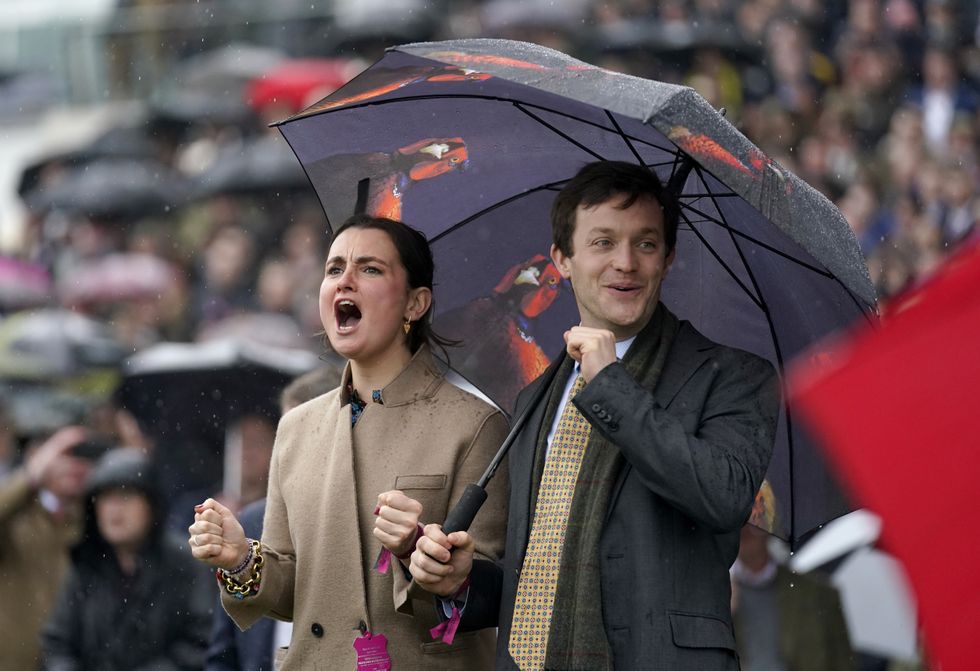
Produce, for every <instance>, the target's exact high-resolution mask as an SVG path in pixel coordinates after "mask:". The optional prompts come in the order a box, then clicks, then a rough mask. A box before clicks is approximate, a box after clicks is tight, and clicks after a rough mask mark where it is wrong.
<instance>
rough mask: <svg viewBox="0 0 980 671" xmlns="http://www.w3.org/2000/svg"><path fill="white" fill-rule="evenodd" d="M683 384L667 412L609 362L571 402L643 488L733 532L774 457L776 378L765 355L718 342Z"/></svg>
mask: <svg viewBox="0 0 980 671" xmlns="http://www.w3.org/2000/svg"><path fill="white" fill-rule="evenodd" d="M685 386H686V387H688V389H687V390H685V389H683V388H682V389H681V391H680V392H679V393H678V395H677V397H676V398H675V400H674V401H673V402H672V404H671V407H670V409H669V410H667V409H664V408H663V407H661V406H660V405H659V403H657V401H656V400H655V399H654V396H653V394H652V393H651V391H650V390H649V389H646V388H644V387H643V386H641V385H640V384H639V383H638V382H637V381H636V380H634V379H633V377H632V376H631V375H630V374H629V373H628V372H627V370H626V368H625V367H624V366H623V365H622V364H621V363H613V364H610V365H608V366H606V367H605V368H603V369H602V370H601V371H600V372H599V373H598V374H597V375H596V376H595V377H594V378H593V379H592V380H591V381H590V382H589V384H587V385H586V386H585V388H584V389H583V390H582V392H581V393H579V395H578V396H577V397H576V398H575V399H574V403H575V405H576V407H578V409H579V410H580V411H581V412H582V414H583V415H584V416H585V418H586V419H587V420H589V423H590V424H591V425H592V427H593V429H594V430H598V431H599V432H600V433H601V434H602V436H603V437H604V438H606V439H607V440H608V441H609V442H611V443H613V444H614V445H616V446H617V447H618V448H619V449H620V450H621V451H622V453H623V456H624V457H625V458H626V460H627V461H628V462H629V463H630V465H631V466H632V467H633V469H634V470H635V471H636V473H637V475H638V476H639V478H640V480H641V482H642V483H643V484H644V486H646V487H647V488H648V489H649V490H650V491H652V492H653V493H654V494H656V495H658V496H660V497H661V498H663V499H664V500H666V501H667V502H668V503H670V504H671V505H672V506H674V507H675V508H677V509H678V510H680V511H681V512H683V513H684V514H685V515H687V516H688V517H690V518H692V519H693V520H696V521H697V522H699V523H701V524H704V525H706V526H707V527H708V528H711V529H713V530H714V531H717V532H726V531H733V530H735V529H738V528H739V527H741V526H742V524H744V523H745V520H746V517H747V515H748V512H749V510H750V508H751V505H752V501H753V499H754V497H755V494H756V492H757V491H758V489H759V486H760V485H761V484H762V479H763V477H764V476H765V472H766V468H767V466H768V463H769V458H770V456H771V454H772V448H773V442H774V439H775V430H776V420H777V417H778V411H779V388H778V382H777V377H776V374H775V371H774V370H773V368H772V366H771V365H770V364H769V363H768V362H766V361H764V360H763V359H760V358H759V357H756V356H753V355H751V354H748V353H745V352H740V351H737V350H733V349H729V348H724V347H719V348H717V351H716V352H715V353H714V354H713V357H712V358H711V359H709V360H708V361H707V362H706V363H705V364H704V365H702V366H701V367H700V368H699V369H698V370H697V371H696V372H695V374H694V375H693V376H692V377H691V378H690V379H688V381H687V382H686V383H685ZM692 427H693V430H691V428H692Z"/></svg>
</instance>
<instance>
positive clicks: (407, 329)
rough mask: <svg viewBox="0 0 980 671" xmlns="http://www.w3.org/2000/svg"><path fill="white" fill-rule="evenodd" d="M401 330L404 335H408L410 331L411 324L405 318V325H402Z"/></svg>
mask: <svg viewBox="0 0 980 671" xmlns="http://www.w3.org/2000/svg"><path fill="white" fill-rule="evenodd" d="M402 329H403V330H404V331H405V335H408V332H409V331H411V330H412V322H411V321H409V320H408V319H407V318H406V319H405V323H404V324H402Z"/></svg>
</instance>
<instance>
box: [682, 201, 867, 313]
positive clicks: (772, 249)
mask: <svg viewBox="0 0 980 671" xmlns="http://www.w3.org/2000/svg"><path fill="white" fill-rule="evenodd" d="M682 197H683V196H682ZM709 197H710V196H709ZM681 207H682V208H686V209H689V210H691V211H693V212H696V213H697V214H698V215H700V216H701V217H703V218H704V220H705V221H710V222H711V223H713V224H715V225H716V226H721V227H722V228H724V229H726V230H728V231H730V232H731V233H732V234H734V235H737V236H739V237H741V238H744V239H745V240H748V241H750V242H752V243H753V244H756V245H758V246H760V247H762V248H763V249H765V250H767V251H769V252H772V253H773V254H776V255H777V256H781V257H783V258H784V259H786V260H787V261H790V262H792V263H795V264H797V265H799V266H802V267H803V268H806V269H807V270H810V271H812V272H814V273H816V274H818V275H821V276H823V277H825V278H827V279H829V280H833V281H834V282H836V283H837V284H838V285H840V287H841V288H842V289H843V290H844V292H845V293H846V294H847V296H848V298H850V299H851V301H853V303H854V305H855V306H856V307H857V308H858V310H859V311H860V312H861V314H862V315H863V316H864V318H865V319H866V320H867V321H868V322H869V323H871V324H873V323H874V320H873V319H872V318H871V317H870V315H868V311H867V306H866V305H864V304H863V303H862V302H861V300H860V299H859V298H858V297H857V296H855V295H854V292H852V291H851V290H850V289H849V288H848V287H847V285H846V284H844V282H843V281H842V280H841V279H840V278H839V277H837V276H836V275H834V274H833V273H832V272H830V271H829V270H826V269H822V268H818V267H817V266H814V265H812V264H810V263H807V262H806V261H803V260H801V259H798V258H796V257H795V256H793V255H792V254H789V253H787V252H784V251H782V250H780V249H777V248H775V247H773V246H771V245H769V244H768V243H765V242H762V241H761V240H759V239H758V238H754V237H752V236H751V235H749V234H748V233H745V232H743V231H739V230H737V229H734V228H731V227H730V226H729V225H728V224H727V223H726V222H722V221H719V220H718V219H717V218H715V217H713V216H711V215H710V214H708V213H707V212H703V211H701V210H699V209H698V208H696V207H694V206H693V205H691V204H690V203H681Z"/></svg>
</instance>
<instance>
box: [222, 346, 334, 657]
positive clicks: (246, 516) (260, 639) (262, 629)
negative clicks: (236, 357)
mask: <svg viewBox="0 0 980 671" xmlns="http://www.w3.org/2000/svg"><path fill="white" fill-rule="evenodd" d="M342 373H343V368H342V367H341V366H339V365H335V364H333V363H326V364H324V365H322V366H321V367H320V368H317V369H316V370H314V371H311V372H309V373H306V374H305V375H301V376H299V377H298V378H296V379H295V380H293V381H292V382H290V383H289V384H288V385H286V387H285V389H283V390H282V396H281V397H280V407H281V410H282V413H283V414H285V413H287V412H289V411H290V410H292V409H293V408H295V407H296V406H298V405H300V404H302V403H305V402H306V401H309V400H312V399H314V398H316V397H317V396H320V395H321V394H325V393H327V392H328V391H330V390H331V389H333V388H334V387H336V386H337V385H339V384H340V376H341V374H342ZM262 494H263V496H262V498H261V499H260V500H257V501H255V502H253V503H251V504H249V505H247V506H245V507H244V508H243V509H242V512H241V516H240V518H239V521H240V522H241V523H242V527H243V528H244V529H245V533H246V534H247V535H248V537H249V538H261V537H262V518H263V517H264V516H265V492H264V491H263V493H262ZM291 633H292V624H291V623H288V622H279V621H278V620H272V619H270V618H262V619H261V620H259V621H258V622H257V623H255V624H254V625H252V627H251V628H249V629H248V630H247V631H241V630H240V629H239V628H238V627H237V626H236V625H235V623H234V622H233V621H232V619H231V618H230V617H228V614H227V613H225V610H224V608H222V607H221V605H220V601H219V602H218V606H217V607H216V608H215V610H214V623H213V626H212V629H211V644H210V646H209V647H208V657H207V663H206V664H205V667H204V668H205V671H271V669H272V668H273V665H272V660H273V659H274V658H275V655H274V653H275V650H276V649H277V648H279V647H282V646H287V645H289V638H290V636H291Z"/></svg>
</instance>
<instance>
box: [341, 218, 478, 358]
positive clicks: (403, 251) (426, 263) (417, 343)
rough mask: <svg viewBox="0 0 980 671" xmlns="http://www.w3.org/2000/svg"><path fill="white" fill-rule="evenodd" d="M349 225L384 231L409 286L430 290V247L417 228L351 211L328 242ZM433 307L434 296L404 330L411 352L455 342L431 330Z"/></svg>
mask: <svg viewBox="0 0 980 671" xmlns="http://www.w3.org/2000/svg"><path fill="white" fill-rule="evenodd" d="M350 228H359V229H373V230H376V231H383V232H384V233H386V234H387V235H388V238H389V239H390V240H391V242H392V244H393V245H395V249H396V250H397V251H398V258H399V260H400V261H401V262H402V266H404V267H405V271H406V274H407V275H408V286H409V288H411V289H418V288H419V287H425V288H426V289H429V290H430V291H431V290H432V277H433V274H434V273H435V263H434V262H433V261H432V250H431V249H430V248H429V242H428V241H427V240H426V239H425V236H424V235H422V233H421V232H419V231H418V230H416V229H414V228H412V227H411V226H409V225H408V224H404V223H402V222H400V221H395V220H394V219H386V218H384V217H372V216H371V215H368V214H355V215H353V216H352V217H349V218H348V219H347V220H346V221H344V223H342V224H341V225H340V226H339V227H338V228H337V230H336V231H334V233H333V237H332V238H331V243H332V241H333V240H336V239H337V238H338V237H339V236H340V234H341V233H343V232H344V231H346V230H348V229H350ZM434 307H435V300H433V301H432V302H431V303H430V304H429V309H428V310H426V311H425V314H423V315H422V316H421V317H420V318H419V319H418V321H416V322H414V323H413V324H412V330H411V331H409V332H408V349H409V351H411V352H412V353H413V354H414V353H415V352H416V351H418V348H419V347H421V346H422V345H423V344H424V343H427V342H428V343H431V344H434V345H438V346H440V347H454V346H456V345H458V344H459V343H458V342H456V341H455V340H449V339H448V338H443V337H442V336H440V335H438V334H437V333H436V332H435V331H433V330H432V323H431V322H432V319H431V316H432V311H433V308H434Z"/></svg>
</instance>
